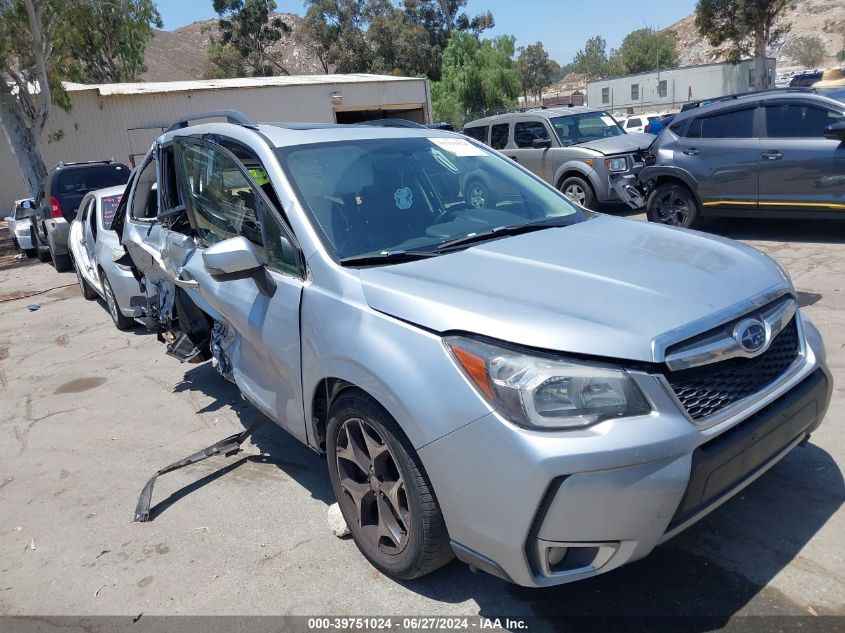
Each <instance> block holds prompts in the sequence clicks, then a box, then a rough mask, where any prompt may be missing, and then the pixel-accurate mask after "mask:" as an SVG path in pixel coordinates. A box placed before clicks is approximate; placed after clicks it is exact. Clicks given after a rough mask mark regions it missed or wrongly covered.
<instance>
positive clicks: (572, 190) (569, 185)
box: [560, 176, 596, 209]
mask: <svg viewBox="0 0 845 633" xmlns="http://www.w3.org/2000/svg"><path fill="white" fill-rule="evenodd" d="M560 191H561V193H562V194H563V195H565V196H566V197H567V198H569V199H571V200H574V201H575V202H577V203H578V204H580V205H581V206H582V207H586V208H588V209H595V208H596V194H595V193H594V192H593V187H592V186H591V185H590V183H589V182H587V181H586V180H585V179H583V178H581V177H580V176H570V177H569V178H567V179H566V180H564V181H563V182H562V183H560Z"/></svg>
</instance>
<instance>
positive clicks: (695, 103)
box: [681, 86, 816, 112]
mask: <svg viewBox="0 0 845 633" xmlns="http://www.w3.org/2000/svg"><path fill="white" fill-rule="evenodd" d="M773 92H811V93H814V92H816V89H815V88H812V87H810V86H792V87H786V88H767V89H765V90H752V91H750V92H738V93H736V94H732V95H723V96H721V97H713V98H711V99H699V100H698V101H690V102H689V103H685V104H684V105H683V106H681V112H686V111H687V110H691V109H692V108H700V107H702V106H706V105H710V104H711V103H720V102H722V101H730V100H732V99H739V98H741V97H752V96H754V95H761V94H772V93H773Z"/></svg>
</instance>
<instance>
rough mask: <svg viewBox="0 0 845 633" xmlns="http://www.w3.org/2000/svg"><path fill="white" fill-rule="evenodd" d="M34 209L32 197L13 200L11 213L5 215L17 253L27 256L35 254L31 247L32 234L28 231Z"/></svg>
mask: <svg viewBox="0 0 845 633" xmlns="http://www.w3.org/2000/svg"><path fill="white" fill-rule="evenodd" d="M34 211H35V202H34V201H33V200H32V198H24V199H23V200H15V201H14V202H13V203H12V210H11V213H10V214H9V215H8V216H6V218H5V219H6V226H8V227H9V233H10V234H11V236H12V242H13V243H14V245H15V250H16V251H17V252H19V253H21V252H23V253H26V256H27V257H34V256H35V249H34V248H33V247H32V234H31V232H30V226H31V223H30V217H31V214H32V213H33V212H34Z"/></svg>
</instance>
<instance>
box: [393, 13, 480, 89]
mask: <svg viewBox="0 0 845 633" xmlns="http://www.w3.org/2000/svg"><path fill="white" fill-rule="evenodd" d="M467 2H468V0H402V4H401V6H402V8H403V10H404V12H405V15H407V16H408V19H409V20H410V21H411V22H413V23H414V24H418V25H419V26H421V27H422V28H424V29H425V31H426V32H427V33H428V34H429V44H430V54H431V64H430V67H431V69H430V72H429V73H428V77H429V79H431V80H433V81H437V80H438V79H440V69H441V63H442V56H443V52H444V51H445V50H446V47H447V46H448V44H449V39H450V38H451V36H452V34H453V33H470V34H472V35H475V36H479V35H480V34H481V33H483V32H484V31H486V30H487V29H490V28H493V26H495V24H496V22H495V20H494V19H493V14H492V13H490V11H485V12H484V13H479V14H478V15H476V16H473V17H470V16H469V15H467V13H466V12H465V11H464V9H465V7H466V5H467Z"/></svg>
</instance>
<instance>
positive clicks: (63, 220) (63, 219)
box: [32, 160, 130, 272]
mask: <svg viewBox="0 0 845 633" xmlns="http://www.w3.org/2000/svg"><path fill="white" fill-rule="evenodd" d="M129 173H130V170H129V168H128V167H127V166H126V165H124V164H122V163H119V162H117V161H115V160H108V161H92V162H85V163H59V164H58V165H56V166H55V167H54V168H53V169H51V170H50V173H48V174H47V179H46V180H45V182H44V187H43V191H44V199H43V200H39V201H37V206H38V210H37V212H36V215H35V216H33V221H32V224H33V231H32V240H33V242H32V243H33V247H34V248H35V249H36V252H37V255H38V259H40V260H41V261H42V262H46V261H52V262H53V265H54V266H55V268H56V270H57V271H59V272H63V271H65V270H70V266H71V261H70V253H69V251H68V244H67V239H68V232H69V231H70V223H71V222H73V219H74V218H75V217H76V211H77V209H78V208H79V203H80V202H82V198H83V197H85V194H87V193H88V192H89V191H94V190H96V189H103V188H105V187H113V186H116V185H125V184H126V182H127V181H128V180H129Z"/></svg>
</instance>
